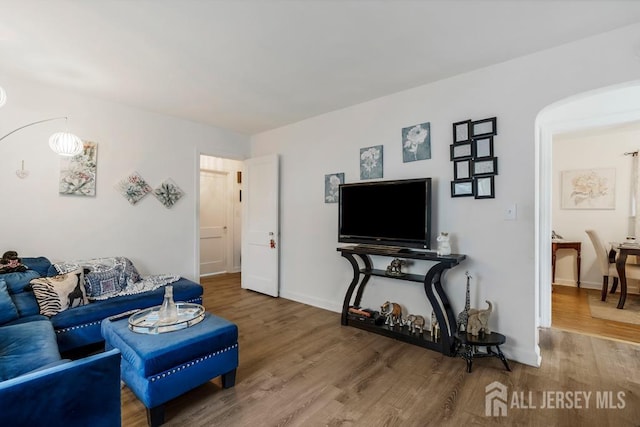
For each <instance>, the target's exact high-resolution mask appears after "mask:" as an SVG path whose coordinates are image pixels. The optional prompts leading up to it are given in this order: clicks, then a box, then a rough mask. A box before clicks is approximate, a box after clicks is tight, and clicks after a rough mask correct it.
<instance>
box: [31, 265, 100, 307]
mask: <svg viewBox="0 0 640 427" xmlns="http://www.w3.org/2000/svg"><path fill="white" fill-rule="evenodd" d="M30 283H31V288H32V289H33V293H34V295H35V297H36V300H37V301H38V306H39V307H40V314H43V315H45V316H48V317H51V316H55V315H56V314H58V313H60V312H61V311H64V310H66V309H68V308H73V307H78V306H80V305H85V304H87V303H88V302H89V300H88V299H87V295H86V293H85V289H84V275H83V272H82V269H78V270H75V271H71V272H69V273H66V274H60V275H58V276H53V277H40V278H38V279H33V280H32V281H31V282H30Z"/></svg>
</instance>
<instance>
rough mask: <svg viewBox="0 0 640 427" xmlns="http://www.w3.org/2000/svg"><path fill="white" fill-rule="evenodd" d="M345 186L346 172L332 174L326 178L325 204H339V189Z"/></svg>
mask: <svg viewBox="0 0 640 427" xmlns="http://www.w3.org/2000/svg"><path fill="white" fill-rule="evenodd" d="M340 184H344V172H340V173H332V174H328V175H325V176H324V202H325V203H338V199H339V197H340V194H339V192H338V188H339V186H340Z"/></svg>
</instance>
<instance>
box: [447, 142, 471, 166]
mask: <svg viewBox="0 0 640 427" xmlns="http://www.w3.org/2000/svg"><path fill="white" fill-rule="evenodd" d="M449 147H450V151H451V161H454V160H464V159H470V158H471V157H473V155H472V154H473V152H472V150H471V142H461V143H459V144H451V145H450V146H449Z"/></svg>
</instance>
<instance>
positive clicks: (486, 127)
mask: <svg viewBox="0 0 640 427" xmlns="http://www.w3.org/2000/svg"><path fill="white" fill-rule="evenodd" d="M497 134H498V130H497V119H496V118H495V117H491V118H489V119H482V120H477V121H475V122H471V137H472V138H474V139H475V138H479V137H481V136H489V135H497Z"/></svg>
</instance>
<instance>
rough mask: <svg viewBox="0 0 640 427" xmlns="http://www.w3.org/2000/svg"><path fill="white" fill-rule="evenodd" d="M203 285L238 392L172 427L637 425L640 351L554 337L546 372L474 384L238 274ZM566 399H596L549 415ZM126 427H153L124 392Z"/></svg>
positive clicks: (204, 390) (214, 391) (485, 369)
mask: <svg viewBox="0 0 640 427" xmlns="http://www.w3.org/2000/svg"><path fill="white" fill-rule="evenodd" d="M203 285H204V286H205V296H204V305H205V307H206V308H207V309H208V310H209V311H211V312H213V313H215V314H217V315H219V316H222V317H225V318H227V319H229V320H231V321H233V322H235V323H237V324H238V327H239V331H240V338H239V341H240V366H239V368H238V375H237V380H236V385H235V387H233V388H230V389H222V388H221V384H220V379H219V378H217V379H214V380H212V381H210V382H208V383H206V384H205V385H203V386H200V387H198V388H196V389H194V390H193V391H191V392H189V393H187V394H185V395H183V396H181V397H179V398H177V399H175V400H173V401H171V402H169V403H168V404H167V406H166V425H167V426H368V427H370V426H429V425H433V426H461V425H494V424H495V425H505V426H506V425H509V426H511V425H526V426H640V346H638V345H634V344H629V343H623V342H620V341H613V340H607V339H600V338H596V337H592V336H587V335H581V334H576V333H571V332H566V331H562V330H559V329H553V328H552V329H550V330H543V331H541V333H540V345H541V347H542V357H543V364H542V367H540V368H533V367H530V366H526V365H521V364H518V363H515V362H511V368H512V372H507V371H506V370H505V369H504V367H503V366H502V363H501V362H500V361H499V360H498V359H493V358H490V359H482V360H478V361H476V362H475V363H474V369H473V372H472V373H471V374H468V373H466V371H465V363H464V361H463V360H462V359H459V358H450V357H445V356H443V355H441V354H439V353H436V352H434V351H430V350H426V349H423V348H420V347H416V346H412V345H410V344H406V343H402V342H399V341H395V340H393V339H390V338H386V337H382V336H380V335H376V334H372V333H368V332H365V331H362V330H359V329H355V328H350V327H344V326H341V325H340V316H339V314H337V313H332V312H328V311H325V310H321V309H318V308H315V307H311V306H307V305H304V304H300V303H296V302H292V301H288V300H285V299H283V298H271V297H268V296H264V295H261V294H257V293H254V292H251V291H247V290H243V289H241V288H240V286H239V275H237V274H235V275H224V276H219V277H216V278H214V279H207V280H203ZM563 294H564V293H562V292H554V300H555V298H556V297H560V296H561V295H563ZM555 305H556V304H555V303H554V306H555ZM554 308H555V307H554ZM559 317H560V316H559V315H556V313H555V312H554V319H555V321H560V319H559ZM507 356H508V355H507ZM494 381H499V382H501V383H503V384H504V385H506V386H507V387H508V395H507V405H508V412H507V415H506V416H504V417H488V416H486V415H485V387H486V386H488V385H489V384H491V383H492V382H494ZM559 392H585V393H588V392H591V393H592V394H591V396H590V398H589V399H588V400H587V401H588V402H589V408H588V409H583V408H580V409H578V408H572V409H546V408H545V409H542V408H541V406H542V405H543V403H544V398H545V396H546V397H549V396H553V397H555V398H556V400H554V406H556V407H557V405H559V403H557V402H559V400H557V398H559V396H560V393H559ZM598 392H600V394H601V396H609V394H608V392H613V394H612V396H613V401H612V402H613V403H616V404H617V403H620V404H621V406H622V404H624V407H622V408H618V409H604V408H597V401H596V393H598ZM604 392H606V393H604ZM618 392H621V393H624V395H620V396H621V397H622V400H621V401H619V400H618V399H617V397H618ZM514 396H515V398H516V400H513V399H514ZM567 396H568V395H567ZM520 397H523V399H520ZM563 402H569V400H563ZM571 402H573V403H574V404H575V403H576V401H575V400H572V401H571ZM581 402H583V403H582V404H583V405H584V402H585V401H581ZM516 403H520V407H519V408H518V407H515V406H513V405H514V404H516ZM578 403H579V402H578ZM525 406H528V407H525ZM533 406H536V408H533ZM574 406H575V405H574ZM601 406H602V405H601ZM122 418H123V426H125V427H129V426H145V425H146V415H145V408H144V406H143V405H142V404H141V403H140V402H139V401H138V400H137V398H136V397H135V396H134V395H133V394H132V393H131V391H130V390H129V389H128V388H126V387H125V388H124V389H123V393H122Z"/></svg>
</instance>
